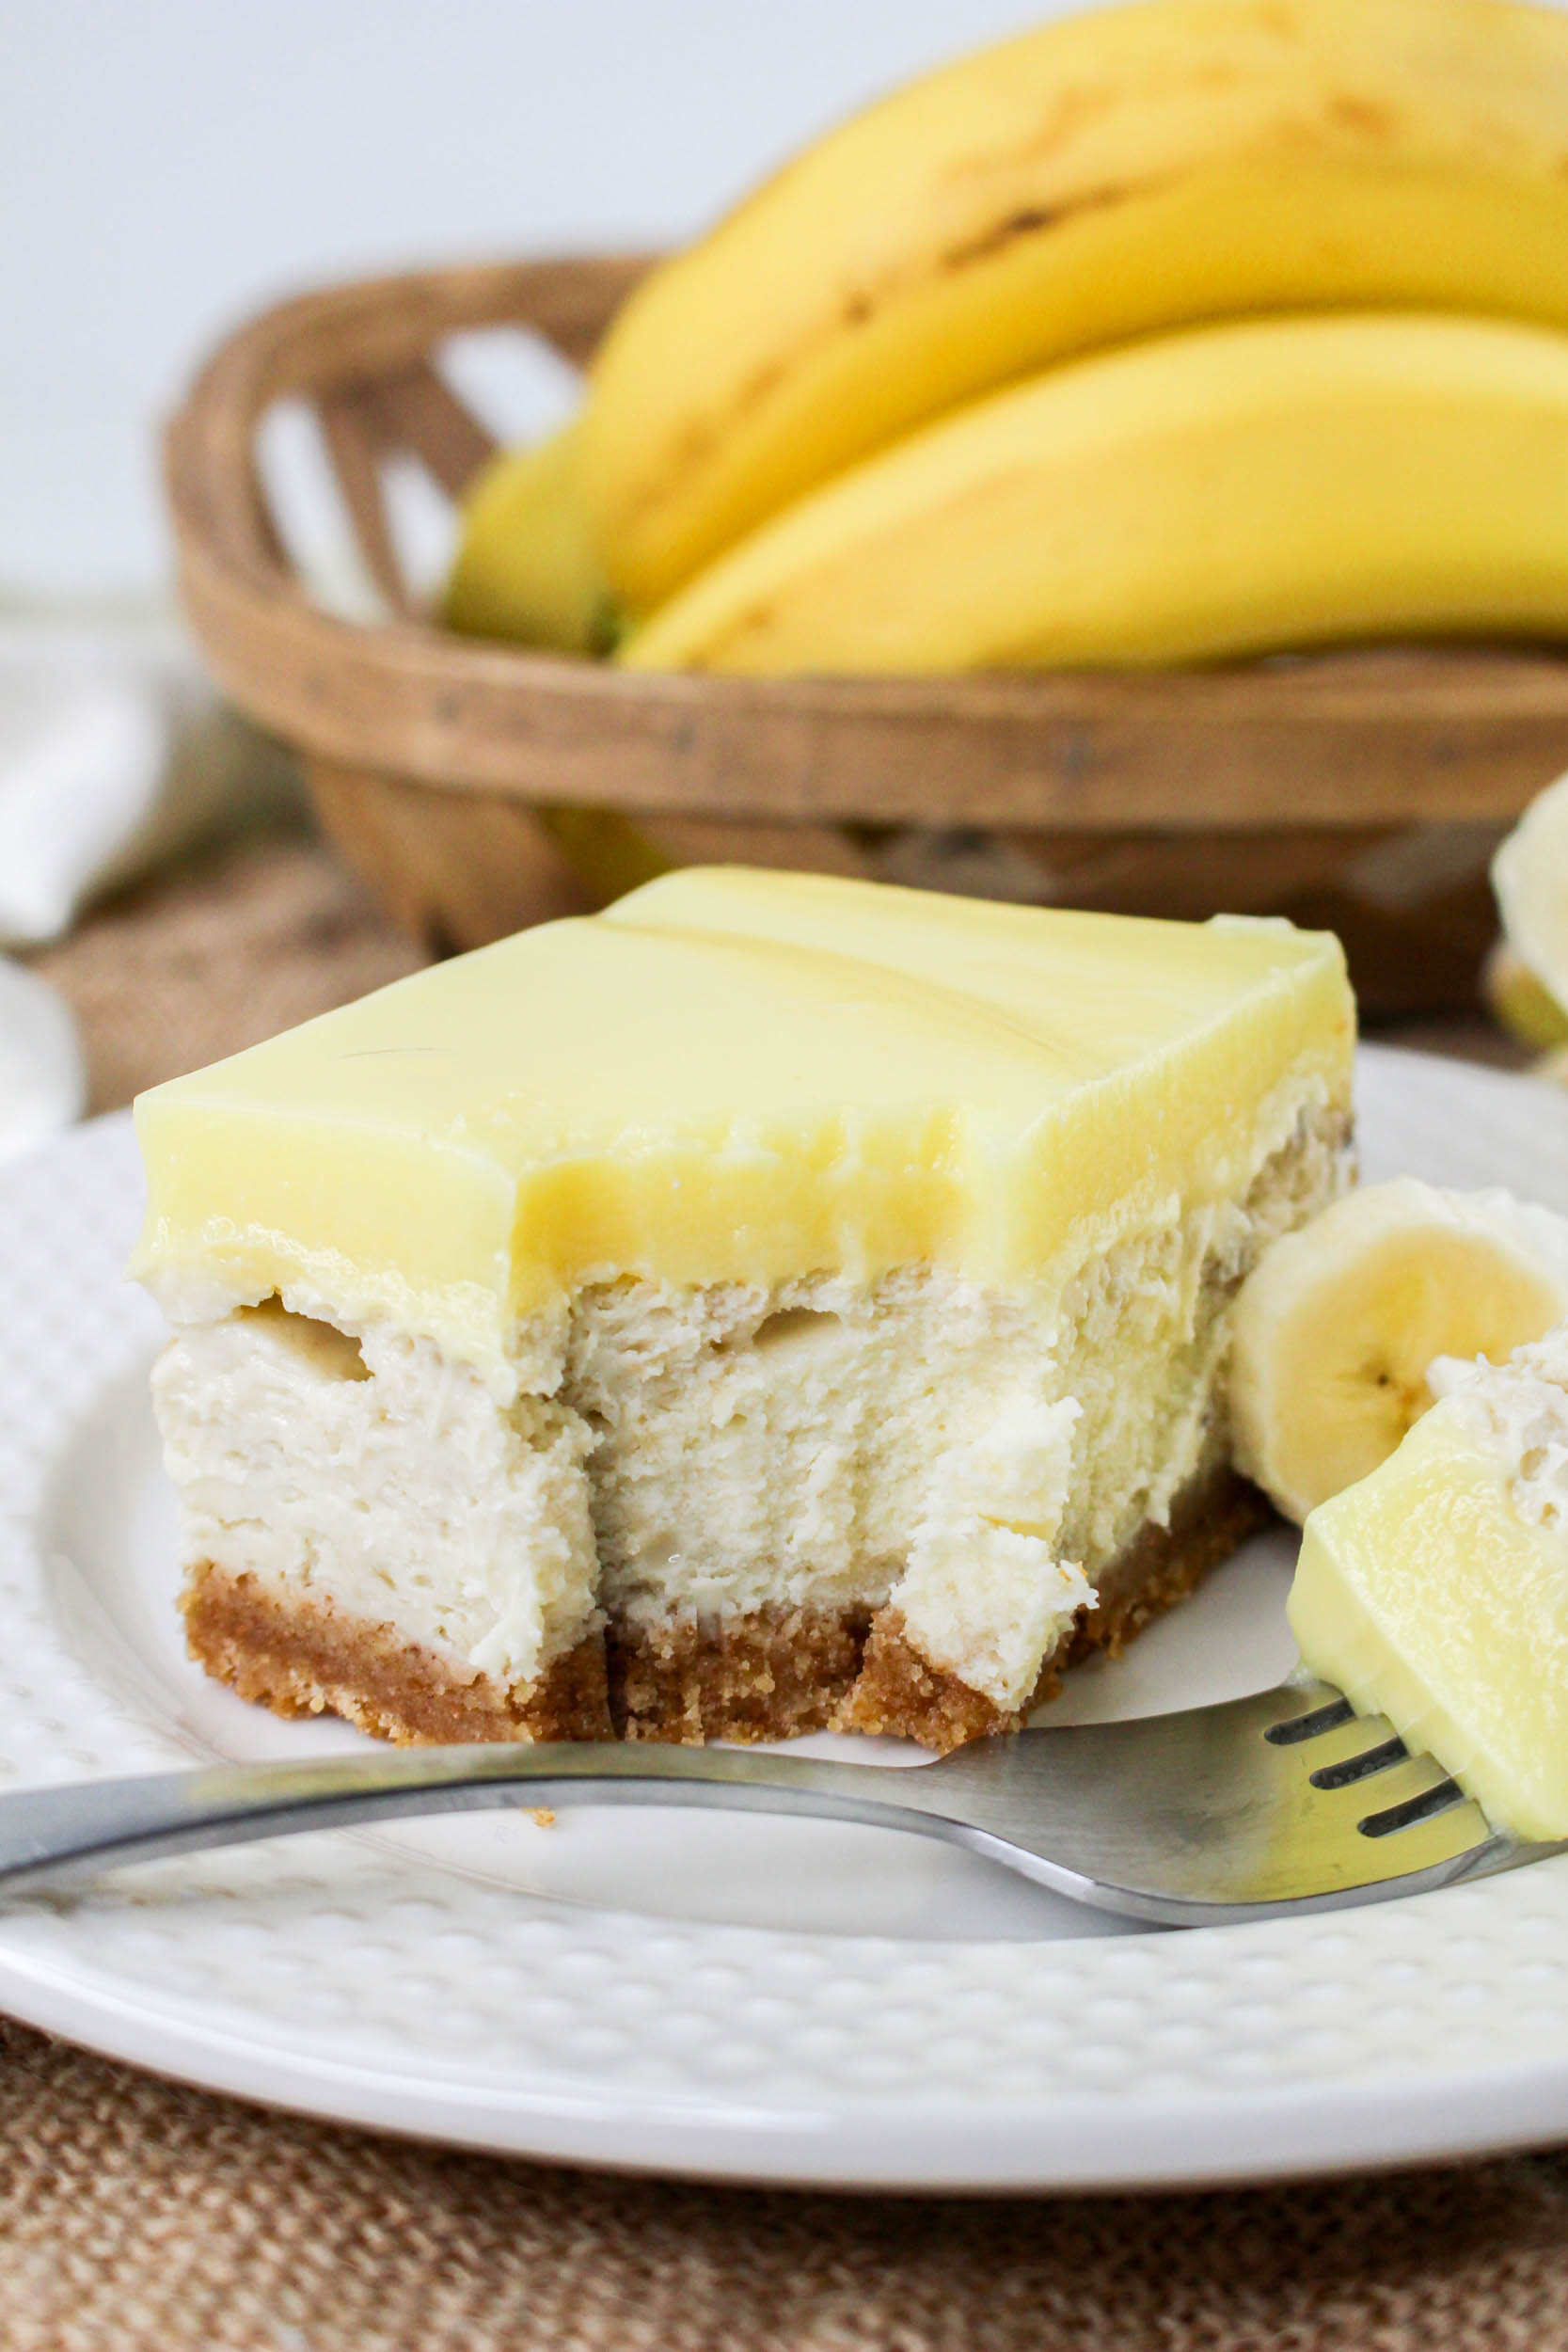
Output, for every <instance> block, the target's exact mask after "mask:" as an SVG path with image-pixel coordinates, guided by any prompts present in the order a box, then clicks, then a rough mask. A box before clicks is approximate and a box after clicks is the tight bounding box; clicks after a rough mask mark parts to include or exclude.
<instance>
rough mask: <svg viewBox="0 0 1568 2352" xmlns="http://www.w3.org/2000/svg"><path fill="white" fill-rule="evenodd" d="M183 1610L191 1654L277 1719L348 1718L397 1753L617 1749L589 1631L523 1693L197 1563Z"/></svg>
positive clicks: (397, 1637) (596, 1642)
mask: <svg viewBox="0 0 1568 2352" xmlns="http://www.w3.org/2000/svg"><path fill="white" fill-rule="evenodd" d="M180 1607H181V1610H182V1613H183V1615H184V1619H185V1638H186V1644H187V1646H188V1648H189V1650H190V1653H191V1656H192V1657H193V1658H195V1659H196V1660H198V1661H199V1663H200V1664H201V1665H203V1666H205V1667H206V1669H207V1672H208V1673H209V1674H210V1675H214V1676H215V1677H217V1679H218V1681H220V1682H227V1683H228V1684H229V1685H230V1689H231V1690H234V1691H237V1692H239V1694H240V1696H241V1698H243V1699H251V1700H254V1701H257V1702H258V1703H259V1704H260V1705H261V1706H262V1707H270V1708H271V1709H272V1711H273V1713H274V1714H275V1715H325V1714H333V1715H342V1716H344V1717H346V1718H347V1720H348V1721H349V1722H350V1723H351V1724H356V1725H357V1727H358V1728H359V1730H361V1731H368V1732H371V1733H373V1735H374V1736H375V1738H377V1739H378V1740H394V1741H396V1743H397V1744H398V1745H399V1746H400V1747H414V1746H430V1745H436V1746H440V1745H446V1744H448V1743H451V1744H454V1745H464V1744H467V1742H468V1741H470V1740H610V1739H613V1738H614V1736H615V1733H614V1726H613V1725H612V1724H611V1722H610V1708H609V1704H608V1700H607V1695H606V1691H605V1665H604V1643H603V1640H602V1638H601V1636H600V1635H599V1634H598V1633H593V1634H590V1635H589V1636H588V1637H587V1639H586V1640H584V1641H581V1642H579V1643H578V1645H577V1647H576V1648H575V1649H572V1650H568V1651H567V1652H566V1654H565V1655H564V1657H562V1658H558V1659H556V1660H555V1661H554V1663H553V1664H551V1665H550V1666H548V1667H546V1671H545V1673H544V1674H543V1675H542V1676H541V1677H540V1678H539V1680H538V1681H537V1682H536V1683H534V1684H533V1685H532V1686H531V1688H530V1689H529V1690H527V1691H518V1692H515V1691H510V1690H508V1689H507V1687H506V1685H505V1684H504V1683H500V1682H498V1681H497V1680H496V1679H495V1677H493V1676H490V1675H482V1674H474V1675H473V1676H471V1677H468V1678H465V1677H463V1676H461V1675H459V1674H457V1673H455V1672H454V1671H453V1669H452V1668H451V1666H450V1665H449V1664H448V1663H447V1662H446V1661H445V1660H443V1659H440V1658H437V1657H436V1654H435V1652H434V1651H432V1650H427V1649H423V1648H421V1647H420V1645H418V1644H417V1643H413V1642H410V1641H408V1640H407V1639H406V1637H405V1636H404V1635H403V1634H401V1633H399V1632H398V1630H397V1629H396V1627H395V1626H389V1625H372V1624H369V1623H368V1622H367V1621H366V1620H365V1619H364V1618H361V1617H351V1616H347V1615H345V1614H344V1613H342V1612H341V1611H340V1610H335V1609H334V1608H333V1606H332V1604H331V1602H330V1601H323V1600H310V1599H308V1598H304V1597H283V1596H280V1595H278V1594H277V1593H275V1592H272V1591H269V1589H268V1588H267V1586H266V1585H265V1584H263V1583H262V1582H261V1580H260V1579H259V1578H257V1577H254V1576H246V1575H240V1576H236V1575H235V1574H233V1572H232V1571H231V1570H230V1569H228V1568H223V1567H220V1566H218V1565H216V1563H215V1562H214V1561H211V1560H201V1561H198V1562H197V1563H196V1565H194V1566H193V1567H192V1569H191V1570H190V1572H189V1575H188V1576H187V1578H186V1581H185V1589H184V1591H183V1593H182V1595H181V1598H180Z"/></svg>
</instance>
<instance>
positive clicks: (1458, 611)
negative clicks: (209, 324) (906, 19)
mask: <svg viewBox="0 0 1568 2352" xmlns="http://www.w3.org/2000/svg"><path fill="white" fill-rule="evenodd" d="M449 613H450V617H451V620H452V621H453V623H454V625H456V626H459V627H467V628H481V629H486V630H489V631H491V632H494V633H501V634H510V635H516V636H521V637H524V638H531V639H532V640H533V642H536V643H542V644H555V645H559V646H563V647H568V648H571V649H574V650H588V649H594V648H595V647H598V646H601V645H602V644H603V643H604V642H605V640H606V637H607V615H612V616H613V619H614V627H615V633H616V634H617V635H618V638H619V651H618V656H617V658H618V659H619V660H622V661H624V662H626V664H628V665H630V666H631V667H634V668H641V669H663V668H694V669H708V670H729V671H748V672H755V673H773V674H779V673H787V672H800V671H849V672H862V673H864V672H895V671H905V672H909V671H943V670H966V669H975V668H981V667H988V666H995V665H1004V664H1006V665H1019V664H1052V665H1055V664H1098V665H1121V664H1135V663H1151V662H1171V661H1194V660H1212V659H1218V658H1223V657H1227V656H1238V655H1243V654H1252V653H1258V652H1262V651H1266V650H1268V649H1270V648H1275V647H1283V646H1299V645H1307V644H1322V643H1324V642H1329V641H1334V640H1341V641H1342V640H1346V639H1351V638H1362V637H1368V636H1372V635H1379V636H1386V635H1390V634H1399V635H1402V636H1410V635H1441V634H1451V633H1456V632H1467V633H1472V634H1474V633H1493V634H1496V633H1501V632H1513V633H1524V634H1531V635H1560V634H1568V16H1565V15H1564V14H1562V13H1560V11H1559V10H1558V9H1556V8H1551V7H1547V6H1531V5H1525V4H1524V0H1137V5H1133V6H1125V7H1117V8H1106V9H1103V10H1096V11H1092V12H1090V13H1087V14H1085V15H1082V16H1078V17H1074V18H1070V19H1068V20H1066V21H1063V22H1059V23H1056V24H1050V25H1047V26H1045V27H1044V28H1042V29H1041V30H1039V31H1037V32H1034V33H1030V34H1027V35H1024V36H1023V37H1022V38H1020V39H1017V40H1010V41H1007V42H1006V43H1004V44H1003V45H1002V46H1000V47H997V48H993V49H990V50H987V51H984V52H982V53H980V54H977V55H975V56H969V57H966V58H964V59H961V60H960V61H959V62H958V63H957V64H954V65H952V66H950V67H948V68H946V69H945V70H943V71H942V72H937V73H935V74H933V75H931V76H930V77H928V78H927V79H926V80H923V81H920V82H917V83H915V84H913V85H911V87H907V88H904V89H902V90H899V91H897V92H895V94H894V95H893V96H892V97H890V98H888V99H886V100H885V101H884V102H882V103H880V104H879V105H876V106H874V107H872V108H871V109H870V110H869V111H868V112H866V113H864V114H863V115H861V116H859V117H858V118H857V119H854V120H852V121H850V122H848V123H847V124H846V125H845V126H844V127H842V128H841V129H839V130H836V131H834V132H832V134H831V135H828V136H827V137H825V138H823V139H822V140H820V141H819V142H818V143H817V144H816V145H815V146H813V147H811V148H810V149H808V150H807V151H805V152H804V153H803V154H801V155H800V156H799V157H798V158H797V159H796V160H795V162H794V163H793V164H791V165H790V166H789V167H787V168H786V169H785V170H784V171H783V172H781V173H780V174H778V175H777V176H776V177H775V178H774V179H772V180H770V181H768V183H766V185H764V186H763V187H762V188H761V189H760V190H759V191H758V192H757V193H755V194H754V195H753V196H752V198H751V199H750V200H749V201H747V202H746V203H744V204H742V205H741V206H740V207H739V209H738V210H736V212H735V213H733V214H732V215H730V216H729V218H728V219H726V220H725V221H723V222H722V223H721V225H720V226H719V228H717V229H716V230H714V231H713V232H712V233H711V234H710V235H709V236H707V237H706V238H705V239H704V240H703V241H702V242H701V243H700V244H699V245H697V246H694V247H693V248H692V249H691V250H690V251H689V252H687V253H685V254H682V255H680V256H679V257H677V258H676V259H674V260H673V261H671V262H668V263H666V264H665V265H664V266H663V267H662V268H660V269H658V270H657V271H656V272H655V273H654V274H653V276H652V277H651V278H648V279H647V281H646V282H645V283H644V285H643V286H642V287H641V288H640V289H639V291H638V292H637V293H636V294H634V296H633V297H632V299H631V300H630V301H629V302H628V303H627V305H626V309H625V310H624V311H623V313H622V314H621V316H620V317H619V318H618V319H617V321H616V322H615V324H614V326H613V327H612V328H611V331H610V335H609V337H608V339H607V341H606V342H605V344H604V347H603V349H602V351H601V353H600V355H599V357H598V359H597V361H596V363H595V365H594V371H593V374H592V377H591V380H590V383H589V387H588V394H587V399H586V402H585V405H584V406H583V409H582V411H581V414H580V416H579V418H578V420H577V421H576V422H575V423H574V424H573V425H572V427H571V428H570V429H569V430H568V432H567V433H566V434H565V435H564V436H563V437H561V438H560V439H559V440H557V441H556V442H554V443H551V444H549V445H548V446H547V447H546V450H544V451H535V452H531V453H526V454H524V455H523V456H521V457H506V458H502V459H501V460H499V461H498V463H497V465H496V467H495V468H494V469H492V470H491V472H490V473H489V475H488V476H487V477H486V478H485V479H484V480H483V482H482V483H481V485H479V488H478V490H477V492H476V494H475V496H474V498H473V500H472V501H471V502H470V505H469V509H468V512H467V530H466V534H465V541H464V547H463V550H462V554H461V556H460V559H459V563H458V565H457V569H456V572H455V574H454V577H453V580H452V586H451V598H450V605H449Z"/></svg>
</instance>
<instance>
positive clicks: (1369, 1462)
mask: <svg viewBox="0 0 1568 2352" xmlns="http://www.w3.org/2000/svg"><path fill="white" fill-rule="evenodd" d="M1565 1315H1568V1220H1564V1219H1562V1218H1560V1217H1557V1216H1553V1215H1552V1213H1551V1212H1550V1211H1549V1210H1546V1209H1541V1208H1536V1207H1534V1206H1532V1205H1530V1204H1528V1203H1526V1202H1523V1201H1518V1200H1514V1199H1513V1197H1512V1195H1511V1194H1509V1193H1506V1192H1472V1193H1464V1192H1441V1191H1438V1190H1437V1189H1436V1188H1435V1187H1434V1186H1433V1185H1431V1184H1420V1183H1418V1181H1417V1179H1416V1178H1415V1177H1413V1176H1401V1177H1396V1178H1395V1179H1394V1180H1393V1182H1392V1183H1389V1184H1369V1185H1367V1186H1366V1187H1365V1188H1364V1189H1363V1190H1361V1191H1359V1192H1353V1193H1349V1194H1347V1195H1346V1197H1345V1198H1344V1200H1338V1201H1336V1202H1335V1203H1334V1205H1333V1207H1332V1208H1328V1209H1325V1210H1324V1211H1323V1215H1322V1216H1318V1217H1315V1218H1314V1219H1313V1221H1312V1222H1311V1224H1310V1225H1307V1226H1304V1227H1303V1228H1302V1230H1301V1231H1300V1232H1295V1233H1291V1234H1288V1235H1287V1236H1286V1237H1285V1239H1284V1240H1282V1241H1278V1242H1276V1243H1275V1246H1274V1248H1272V1249H1270V1250H1269V1251H1268V1253H1267V1254H1266V1256H1265V1257H1264V1258H1263V1260H1262V1262H1261V1263H1260V1264H1259V1266H1258V1268H1257V1269H1256V1271H1255V1272H1254V1273H1253V1274H1251V1275H1250V1276H1249V1277H1248V1279H1247V1280H1246V1281H1245V1283H1244V1284H1243V1287H1242V1291H1241V1295H1240V1297H1239V1298H1238V1300H1237V1304H1236V1323H1235V1342H1234V1353H1233V1356H1232V1359H1231V1391H1230V1393H1231V1413H1232V1420H1233V1424H1234V1442H1235V1452H1236V1461H1237V1465H1238V1467H1239V1468H1240V1469H1241V1470H1243V1471H1244V1472H1245V1473H1246V1475H1247V1476H1248V1477H1249V1478H1251V1479H1253V1480H1255V1481H1256V1483H1257V1484H1258V1485H1259V1486H1261V1487H1262V1488H1263V1490H1264V1492H1265V1493H1266V1494H1267V1495H1268V1496H1269V1497H1270V1498H1271V1499H1272V1500H1273V1502H1275V1503H1276V1504H1277V1506H1278V1507H1279V1509H1280V1510H1281V1511H1283V1512H1284V1514H1285V1516H1286V1518H1291V1519H1296V1520H1298V1521H1299V1520H1302V1519H1305V1518H1306V1517H1307V1513H1308V1511H1310V1510H1311V1509H1313V1507H1314V1506H1315V1505H1316V1504H1317V1503H1320V1502H1324V1501H1326V1499H1327V1498H1328V1497H1329V1496H1330V1495H1335V1494H1338V1493H1340V1492H1341V1491H1342V1490H1343V1489H1344V1488H1345V1487H1346V1486H1353V1485H1354V1483H1355V1481H1356V1480H1357V1479H1359V1478H1365V1477H1367V1476H1368V1475H1369V1474H1370V1472H1371V1471H1372V1470H1376V1469H1377V1468H1378V1466H1379V1464H1380V1463H1382V1462H1384V1461H1386V1458H1387V1456H1388V1455H1389V1454H1392V1453H1393V1451H1394V1448H1395V1447H1396V1446H1397V1445H1398V1444H1399V1442H1400V1440H1401V1438H1402V1437H1403V1436H1404V1434H1405V1431H1406V1430H1407V1429H1409V1428H1410V1427H1411V1425H1412V1424H1413V1423H1414V1422H1417V1421H1418V1420H1419V1419H1420V1417H1421V1415H1422V1414H1423V1413H1424V1412H1425V1411H1426V1410H1427V1408H1428V1407H1429V1406H1431V1405H1432V1404H1433V1403H1434V1402H1435V1400H1434V1398H1433V1393H1432V1391H1431V1390H1430V1389H1429V1388H1428V1386H1427V1370H1428V1367H1429V1366H1430V1365H1431V1364H1432V1363H1433V1361H1434V1359H1436V1358H1437V1357H1439V1356H1460V1357H1476V1356H1485V1357H1487V1358H1488V1359H1490V1360H1491V1361H1492V1362H1494V1363H1497V1362H1500V1361H1501V1360H1502V1359H1504V1358H1505V1357H1506V1356H1508V1355H1509V1354H1510V1353H1511V1352H1512V1351H1513V1349H1514V1348H1515V1347H1517V1346H1519V1345H1520V1344H1521V1343H1523V1342H1524V1341H1526V1340H1538V1339H1540V1338H1541V1337H1542V1335H1543V1333H1544V1332H1545V1331H1548V1330H1549V1329H1550V1328H1551V1327H1552V1326H1553V1325H1554V1324H1555V1323H1559V1322H1560V1321H1561V1320H1562V1318H1563V1317H1564V1316H1565Z"/></svg>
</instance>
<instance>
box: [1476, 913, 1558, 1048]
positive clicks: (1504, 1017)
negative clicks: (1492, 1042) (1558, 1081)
mask: <svg viewBox="0 0 1568 2352" xmlns="http://www.w3.org/2000/svg"><path fill="white" fill-rule="evenodd" d="M1481 994H1482V995H1483V996H1484V997H1485V999H1486V1002H1487V1005H1488V1006H1489V1008H1490V1009H1491V1011H1492V1014H1493V1017H1494V1018H1495V1019H1496V1021H1497V1025H1498V1026H1499V1028H1504V1029H1506V1030H1507V1031H1508V1034H1509V1036H1510V1037H1511V1038H1513V1040H1514V1041H1515V1043H1516V1044H1519V1045H1528V1046H1532V1047H1533V1048H1534V1050H1535V1052H1536V1053H1538V1054H1548V1053H1554V1052H1555V1051H1556V1049H1557V1048H1558V1047H1559V1046H1560V1045H1568V1013H1565V1012H1564V1011H1563V1009H1562V1007H1561V1006H1560V1004H1559V1003H1558V1001H1557V998H1556V997H1555V996H1554V995H1553V994H1552V993H1551V990H1550V989H1549V988H1547V986H1546V985H1545V983H1544V981H1543V980H1538V979H1537V978H1536V977H1535V974H1534V973H1533V972H1532V971H1531V970H1530V968H1529V966H1528V963H1526V962H1525V961H1524V960H1523V959H1522V958H1521V957H1520V956H1518V955H1516V954H1515V953H1514V951H1513V948H1512V947H1511V946H1509V944H1508V942H1507V940H1506V939H1499V940H1498V942H1497V946H1495V947H1494V948H1493V950H1492V952H1491V954H1490V955H1489V956H1488V957H1487V959H1486V962H1485V965H1484V967H1483V969H1482V971H1481Z"/></svg>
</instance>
